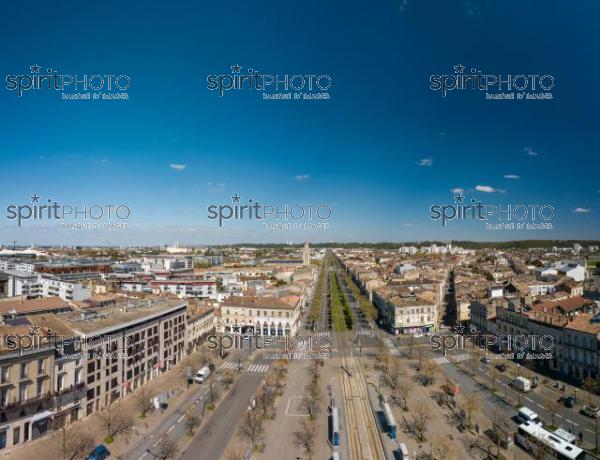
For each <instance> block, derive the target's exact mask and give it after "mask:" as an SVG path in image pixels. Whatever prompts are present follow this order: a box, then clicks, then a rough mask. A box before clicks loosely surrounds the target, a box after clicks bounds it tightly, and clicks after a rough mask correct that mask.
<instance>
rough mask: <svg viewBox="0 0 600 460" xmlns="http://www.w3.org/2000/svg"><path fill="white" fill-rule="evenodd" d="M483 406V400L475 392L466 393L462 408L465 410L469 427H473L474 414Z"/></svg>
mask: <svg viewBox="0 0 600 460" xmlns="http://www.w3.org/2000/svg"><path fill="white" fill-rule="evenodd" d="M480 407H481V402H480V401H479V398H478V397H477V396H475V395H474V394H472V393H470V394H466V395H465V396H464V398H463V404H462V408H463V410H464V411H465V417H466V422H467V427H468V428H471V422H472V420H473V417H474V415H475V414H476V413H477V411H479V409H480Z"/></svg>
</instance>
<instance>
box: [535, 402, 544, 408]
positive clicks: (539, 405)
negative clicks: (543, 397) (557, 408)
mask: <svg viewBox="0 0 600 460" xmlns="http://www.w3.org/2000/svg"><path fill="white" fill-rule="evenodd" d="M535 405H536V406H538V407H539V408H540V409H543V408H544V406H542V405H541V404H538V403H535Z"/></svg>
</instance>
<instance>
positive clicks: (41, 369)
mask: <svg viewBox="0 0 600 460" xmlns="http://www.w3.org/2000/svg"><path fill="white" fill-rule="evenodd" d="M44 372H45V369H44V358H40V359H38V374H43V373H44Z"/></svg>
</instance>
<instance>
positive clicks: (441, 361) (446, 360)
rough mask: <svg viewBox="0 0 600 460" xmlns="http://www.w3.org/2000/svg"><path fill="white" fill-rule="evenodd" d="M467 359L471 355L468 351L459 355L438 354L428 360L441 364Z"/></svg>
mask: <svg viewBox="0 0 600 460" xmlns="http://www.w3.org/2000/svg"><path fill="white" fill-rule="evenodd" d="M468 359H471V355H470V354H468V353H462V354H460V355H452V356H439V357H437V358H432V359H431V360H430V361H431V362H432V363H434V364H438V365H440V366H442V365H444V364H450V363H460V362H461V361H466V360H468Z"/></svg>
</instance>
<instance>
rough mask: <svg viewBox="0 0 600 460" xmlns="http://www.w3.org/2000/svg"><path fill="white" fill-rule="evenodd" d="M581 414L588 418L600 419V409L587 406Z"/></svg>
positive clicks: (582, 409)
mask: <svg viewBox="0 0 600 460" xmlns="http://www.w3.org/2000/svg"><path fill="white" fill-rule="evenodd" d="M581 413H582V414H583V415H587V416H588V417H593V418H598V417H600V407H597V406H588V405H587V404H586V405H584V406H583V407H582V408H581Z"/></svg>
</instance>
